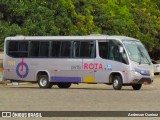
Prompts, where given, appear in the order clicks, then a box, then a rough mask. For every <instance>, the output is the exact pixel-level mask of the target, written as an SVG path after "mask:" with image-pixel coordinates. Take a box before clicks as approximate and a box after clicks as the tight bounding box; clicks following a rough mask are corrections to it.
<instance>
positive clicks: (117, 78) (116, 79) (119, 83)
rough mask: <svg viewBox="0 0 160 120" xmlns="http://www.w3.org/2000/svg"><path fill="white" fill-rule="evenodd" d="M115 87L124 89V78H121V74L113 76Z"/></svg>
mask: <svg viewBox="0 0 160 120" xmlns="http://www.w3.org/2000/svg"><path fill="white" fill-rule="evenodd" d="M113 88H114V89H115V90H121V89H122V78H121V76H114V77H113Z"/></svg>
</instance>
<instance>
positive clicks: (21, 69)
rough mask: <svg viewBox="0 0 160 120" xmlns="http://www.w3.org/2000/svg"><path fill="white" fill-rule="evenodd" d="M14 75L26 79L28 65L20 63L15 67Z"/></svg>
mask: <svg viewBox="0 0 160 120" xmlns="http://www.w3.org/2000/svg"><path fill="white" fill-rule="evenodd" d="M16 73H17V75H18V76H19V77H20V78H25V77H27V75H28V73H29V68H28V65H27V64H26V63H23V64H22V62H20V63H19V64H18V65H17V67H16Z"/></svg>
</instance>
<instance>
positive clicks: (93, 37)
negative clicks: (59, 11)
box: [5, 34, 137, 40]
mask: <svg viewBox="0 0 160 120" xmlns="http://www.w3.org/2000/svg"><path fill="white" fill-rule="evenodd" d="M106 39H119V40H137V39H135V38H131V37H127V36H117V35H110V36H109V35H101V34H94V35H87V36H23V35H20V36H13V37H7V38H6V39H5V40H106Z"/></svg>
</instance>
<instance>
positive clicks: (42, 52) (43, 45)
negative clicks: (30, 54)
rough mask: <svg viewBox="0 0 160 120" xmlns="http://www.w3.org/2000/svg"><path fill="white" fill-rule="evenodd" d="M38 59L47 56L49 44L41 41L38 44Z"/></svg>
mask: <svg viewBox="0 0 160 120" xmlns="http://www.w3.org/2000/svg"><path fill="white" fill-rule="evenodd" d="M39 56H40V57H48V56H49V42H45V41H42V42H40V51H39Z"/></svg>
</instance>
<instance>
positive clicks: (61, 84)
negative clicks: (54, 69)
mask: <svg viewBox="0 0 160 120" xmlns="http://www.w3.org/2000/svg"><path fill="white" fill-rule="evenodd" d="M57 86H58V87H59V88H69V87H70V86H71V83H57Z"/></svg>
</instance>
